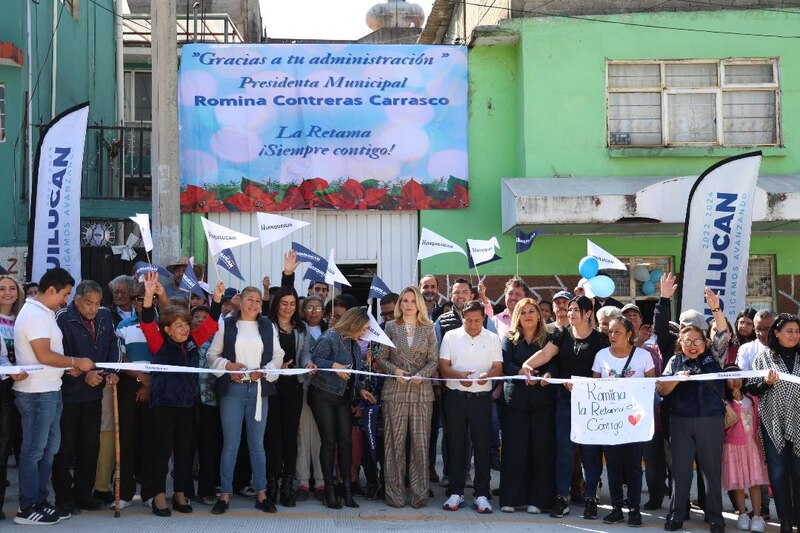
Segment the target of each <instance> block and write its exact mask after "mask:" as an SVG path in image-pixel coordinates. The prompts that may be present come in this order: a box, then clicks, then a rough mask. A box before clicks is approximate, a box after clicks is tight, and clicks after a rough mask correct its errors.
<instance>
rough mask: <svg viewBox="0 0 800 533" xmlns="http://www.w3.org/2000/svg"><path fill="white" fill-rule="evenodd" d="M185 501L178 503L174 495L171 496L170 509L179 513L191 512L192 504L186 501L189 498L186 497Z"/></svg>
mask: <svg viewBox="0 0 800 533" xmlns="http://www.w3.org/2000/svg"><path fill="white" fill-rule="evenodd" d="M186 501H187V503H178V500H177V499H175V496H174V495H173V496H172V509H173V510H175V511H178V512H179V513H184V514H188V513H191V512H192V504H190V503H188V501H189V499H188V498H187V499H186Z"/></svg>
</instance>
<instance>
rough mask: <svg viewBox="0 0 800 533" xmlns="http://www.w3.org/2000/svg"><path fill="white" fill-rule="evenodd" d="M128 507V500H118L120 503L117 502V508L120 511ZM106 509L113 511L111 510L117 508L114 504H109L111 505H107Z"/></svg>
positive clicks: (129, 502) (129, 503)
mask: <svg viewBox="0 0 800 533" xmlns="http://www.w3.org/2000/svg"><path fill="white" fill-rule="evenodd" d="M130 505H131V501H130V500H128V501H125V500H120V501H119V508H120V509H125V508H126V507H130ZM108 508H109V509H112V510H113V509H116V508H117V507H116V505H115V504H114V502H111V503H110V504H109V506H108Z"/></svg>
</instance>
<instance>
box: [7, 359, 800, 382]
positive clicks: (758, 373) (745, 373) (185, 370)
mask: <svg viewBox="0 0 800 533" xmlns="http://www.w3.org/2000/svg"><path fill="white" fill-rule="evenodd" d="M95 366H96V367H97V368H98V369H101V370H130V371H135V372H147V373H150V372H166V373H177V374H250V373H252V372H259V373H261V374H265V375H266V374H271V375H277V376H299V375H302V374H309V373H312V372H336V373H342V374H356V375H362V376H373V377H379V378H394V379H397V378H398V377H399V378H400V379H403V380H405V381H410V380H411V379H412V378H414V377H418V376H395V375H394V374H382V373H380V372H370V371H367V370H354V369H352V368H317V369H313V370H312V369H309V368H278V369H275V368H255V369H243V370H217V369H211V368H197V367H193V366H174V365H154V364H150V363H97V364H96V365H95ZM0 370H2V373H3V374H6V375H10V374H19V373H20V372H27V373H29V374H35V373H37V372H44V371H47V370H66V369H64V368H54V367H50V366H47V365H23V366H3V367H0ZM767 374H769V370H739V371H736V372H713V373H709V374H690V375H677V376H661V377H652V378H648V377H637V378H625V379H655V380H658V381H664V382H667V381H713V380H718V379H747V378H765V377H767ZM778 378H779V379H784V380H786V381H791V382H792V383H798V384H800V376H795V375H792V374H785V373H783V372H778ZM418 379H423V380H426V381H478V378H472V379H469V380H465V379H459V378H427V377H418ZM588 379H619V378H586V377H571V378H543V377H541V376H531V377H530V379H529V378H528V377H527V376H519V375H517V376H497V377H487V378H483V379H480V381H505V380H516V381H521V380H525V381H528V380H529V381H547V382H548V383H553V384H563V383H574V382H577V381H585V380H588Z"/></svg>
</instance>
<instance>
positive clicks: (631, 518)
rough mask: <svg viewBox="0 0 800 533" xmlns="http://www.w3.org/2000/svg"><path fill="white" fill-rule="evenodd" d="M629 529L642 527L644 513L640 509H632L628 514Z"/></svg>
mask: <svg viewBox="0 0 800 533" xmlns="http://www.w3.org/2000/svg"><path fill="white" fill-rule="evenodd" d="M628 527H642V513H640V512H639V509H631V510H630V512H628Z"/></svg>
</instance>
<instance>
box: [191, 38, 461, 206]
mask: <svg viewBox="0 0 800 533" xmlns="http://www.w3.org/2000/svg"><path fill="white" fill-rule="evenodd" d="M178 94H179V96H178V98H179V115H180V159H181V161H180V163H181V212H183V213H193V212H210V211H214V212H219V211H223V212H224V211H284V210H289V209H303V208H312V207H326V208H336V209H458V208H463V207H467V205H468V196H467V50H466V48H465V47H456V46H422V45H360V44H341V45H329V44H325V45H322V44H320V45H277V44H246V45H217V44H192V45H187V46H184V47H183V49H182V55H181V67H180V78H179V85H178Z"/></svg>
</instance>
